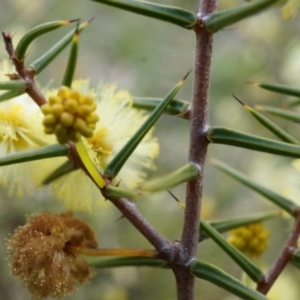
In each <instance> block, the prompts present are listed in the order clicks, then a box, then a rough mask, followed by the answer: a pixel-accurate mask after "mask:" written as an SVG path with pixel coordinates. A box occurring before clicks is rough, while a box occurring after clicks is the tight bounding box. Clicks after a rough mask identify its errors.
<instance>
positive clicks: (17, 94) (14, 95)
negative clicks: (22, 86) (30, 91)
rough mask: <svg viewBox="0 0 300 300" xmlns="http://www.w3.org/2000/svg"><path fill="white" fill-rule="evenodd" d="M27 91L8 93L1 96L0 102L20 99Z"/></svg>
mask: <svg viewBox="0 0 300 300" xmlns="http://www.w3.org/2000/svg"><path fill="white" fill-rule="evenodd" d="M24 93H25V91H8V92H5V93H3V94H1V95H0V102H2V101H6V100H9V99H11V98H14V97H18V96H20V95H22V94H24Z"/></svg>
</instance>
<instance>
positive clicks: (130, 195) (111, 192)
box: [105, 185, 139, 200]
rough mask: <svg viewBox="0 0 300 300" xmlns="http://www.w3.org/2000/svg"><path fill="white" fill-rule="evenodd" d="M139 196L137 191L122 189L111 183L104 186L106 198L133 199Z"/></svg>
mask: <svg viewBox="0 0 300 300" xmlns="http://www.w3.org/2000/svg"><path fill="white" fill-rule="evenodd" d="M138 196H139V193H137V192H135V191H130V190H126V189H122V188H119V187H116V186H113V185H108V186H107V187H106V188H105V197H107V198H108V199H110V200H111V199H117V198H126V199H135V198H137V197H138Z"/></svg>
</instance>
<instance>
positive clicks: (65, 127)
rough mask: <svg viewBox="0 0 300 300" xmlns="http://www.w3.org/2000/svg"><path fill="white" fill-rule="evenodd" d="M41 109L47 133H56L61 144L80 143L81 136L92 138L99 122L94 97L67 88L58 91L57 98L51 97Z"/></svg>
mask: <svg viewBox="0 0 300 300" xmlns="http://www.w3.org/2000/svg"><path fill="white" fill-rule="evenodd" d="M41 109H42V111H43V113H44V115H45V118H44V121H43V124H44V126H45V133H47V134H52V133H54V134H55V135H56V137H57V140H58V142H59V143H61V144H65V143H67V142H69V141H73V142H78V141H79V139H80V136H81V135H83V136H84V137H86V138H90V137H92V136H93V130H94V129H95V127H96V123H97V122H98V121H99V118H98V116H97V114H96V113H95V110H96V104H95V102H94V100H93V97H92V96H89V95H83V94H81V93H80V92H78V91H75V90H71V89H69V88H68V87H66V86H63V87H61V88H60V89H59V90H58V93H57V96H50V97H49V101H48V103H46V104H44V105H43V106H42V107H41Z"/></svg>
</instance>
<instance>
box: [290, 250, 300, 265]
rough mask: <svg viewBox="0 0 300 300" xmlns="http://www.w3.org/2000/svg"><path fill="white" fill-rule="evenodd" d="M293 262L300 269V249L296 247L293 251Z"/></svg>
mask: <svg viewBox="0 0 300 300" xmlns="http://www.w3.org/2000/svg"><path fill="white" fill-rule="evenodd" d="M291 263H292V264H293V265H294V266H295V267H297V268H298V269H300V249H296V250H295V251H294V253H293V256H292V260H291Z"/></svg>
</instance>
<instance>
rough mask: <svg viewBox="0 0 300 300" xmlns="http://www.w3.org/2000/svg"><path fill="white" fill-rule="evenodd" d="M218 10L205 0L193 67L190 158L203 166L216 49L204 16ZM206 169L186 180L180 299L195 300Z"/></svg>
mask: <svg viewBox="0 0 300 300" xmlns="http://www.w3.org/2000/svg"><path fill="white" fill-rule="evenodd" d="M215 9H216V0H202V1H201V5H200V9H199V14H198V22H197V24H196V26H195V27H194V30H195V33H196V57H195V70H194V72H195V73H194V87H193V99H192V103H191V107H190V111H189V114H188V116H189V119H190V122H191V131H190V150H189V161H190V162H192V163H194V164H197V165H198V166H199V167H201V170H203V168H204V163H205V158H206V152H207V146H208V140H207V138H206V135H205V133H206V130H207V128H208V93H209V84H210V68H211V58H212V48H213V34H212V33H210V32H209V31H208V30H207V29H206V28H205V26H204V19H205V18H206V17H207V16H208V15H209V14H211V13H212V12H213V11H214V10H215ZM202 174H203V172H201V174H199V175H198V177H197V178H196V179H195V180H192V181H190V182H188V183H187V188H186V208H185V216H184V227H183V232H182V235H181V244H180V254H179V258H178V261H177V263H178V267H177V266H175V267H173V271H174V273H175V277H176V280H177V293H178V299H179V300H194V299H195V298H196V296H195V278H194V277H193V276H192V275H191V274H190V272H189V269H188V265H189V263H190V262H191V261H193V260H194V259H195V258H196V254H197V249H198V241H199V221H200V211H201V199H202V188H203V175H202Z"/></svg>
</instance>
